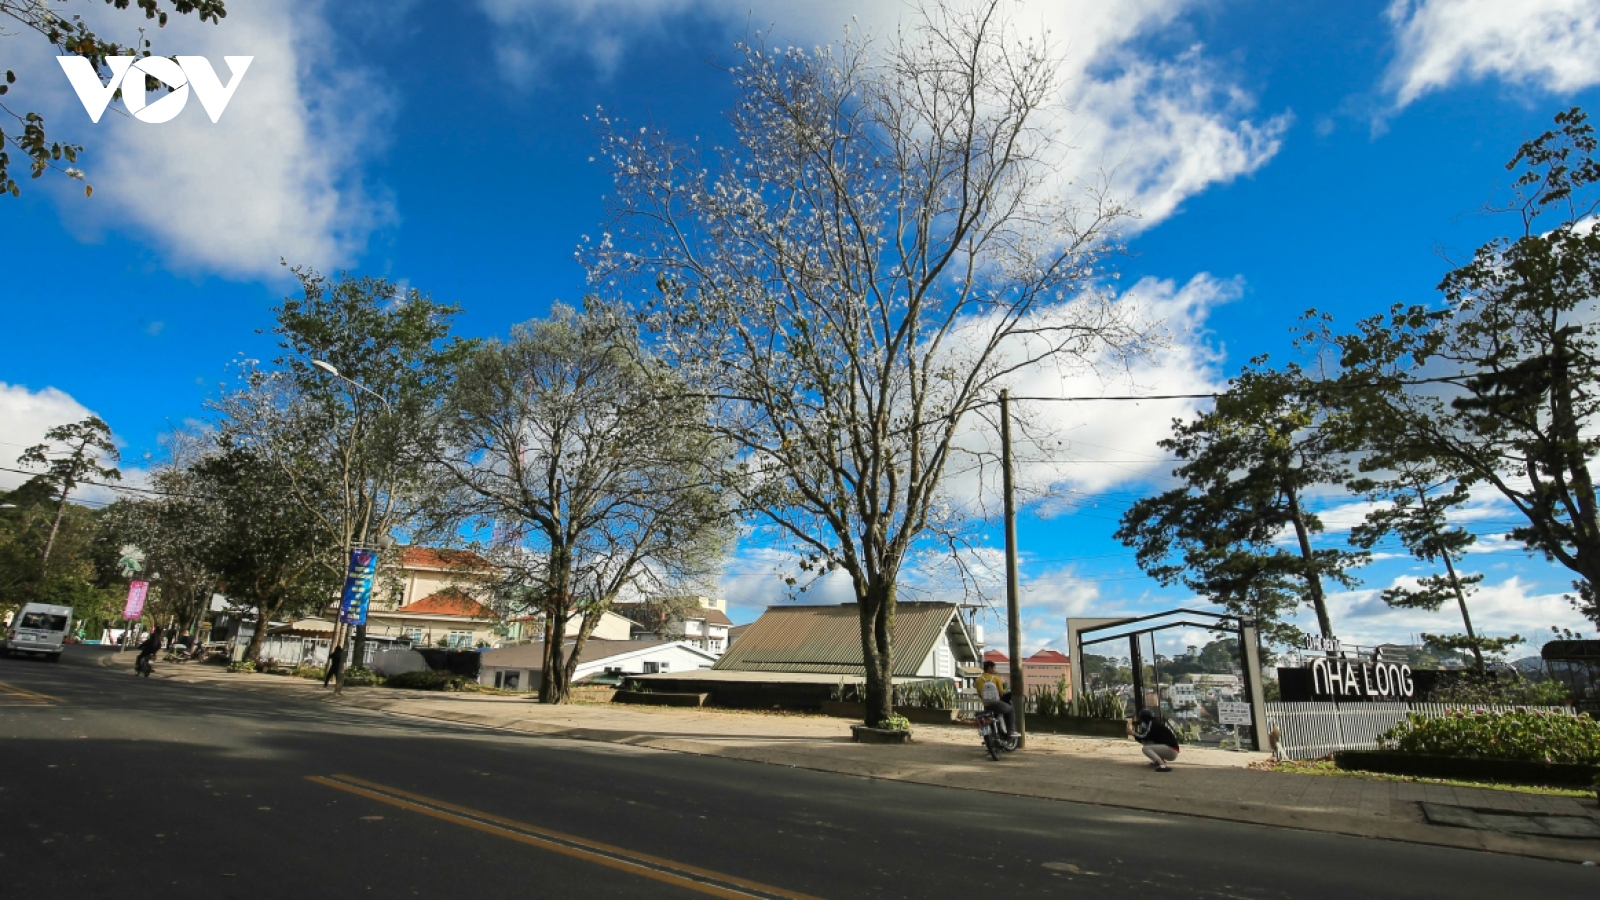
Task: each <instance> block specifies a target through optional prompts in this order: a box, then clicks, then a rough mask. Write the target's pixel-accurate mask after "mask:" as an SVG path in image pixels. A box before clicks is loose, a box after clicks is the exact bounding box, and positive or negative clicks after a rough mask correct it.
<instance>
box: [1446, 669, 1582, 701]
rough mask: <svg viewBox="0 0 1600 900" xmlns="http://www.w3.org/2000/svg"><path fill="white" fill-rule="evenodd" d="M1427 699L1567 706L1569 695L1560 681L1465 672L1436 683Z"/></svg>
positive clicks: (1570, 699)
mask: <svg viewBox="0 0 1600 900" xmlns="http://www.w3.org/2000/svg"><path fill="white" fill-rule="evenodd" d="M1428 701H1429V702H1430V703H1465V704H1480V703H1481V704H1484V705H1486V706H1567V705H1569V704H1570V703H1571V702H1572V698H1571V697H1570V696H1569V695H1568V694H1567V688H1566V685H1563V684H1562V683H1561V682H1559V681H1532V680H1529V679H1527V678H1522V677H1511V678H1505V677H1499V678H1497V677H1495V676H1493V675H1490V676H1478V675H1475V674H1468V675H1465V676H1463V677H1461V678H1457V679H1451V680H1448V681H1445V682H1444V683H1443V684H1440V685H1438V686H1436V687H1435V688H1434V689H1433V691H1432V693H1430V694H1429V695H1428Z"/></svg>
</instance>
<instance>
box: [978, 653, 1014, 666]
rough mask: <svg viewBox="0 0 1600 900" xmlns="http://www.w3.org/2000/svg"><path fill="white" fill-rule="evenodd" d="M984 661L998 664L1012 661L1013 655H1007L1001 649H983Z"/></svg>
mask: <svg viewBox="0 0 1600 900" xmlns="http://www.w3.org/2000/svg"><path fill="white" fill-rule="evenodd" d="M983 661H984V662H992V663H995V664H997V665H998V664H999V663H1008V662H1011V657H1009V656H1006V655H1005V654H1004V653H1002V652H1000V651H999V650H985V651H983Z"/></svg>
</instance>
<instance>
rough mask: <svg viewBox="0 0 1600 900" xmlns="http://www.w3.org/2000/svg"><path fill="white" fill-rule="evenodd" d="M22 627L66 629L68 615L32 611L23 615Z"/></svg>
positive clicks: (46, 629)
mask: <svg viewBox="0 0 1600 900" xmlns="http://www.w3.org/2000/svg"><path fill="white" fill-rule="evenodd" d="M20 627H22V628H38V629H40V630H42V631H66V630H67V617H66V616H53V615H51V614H49V613H42V612H31V613H28V614H27V615H25V616H23V617H22V625H21V626H20Z"/></svg>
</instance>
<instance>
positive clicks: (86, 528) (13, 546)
mask: <svg viewBox="0 0 1600 900" xmlns="http://www.w3.org/2000/svg"><path fill="white" fill-rule="evenodd" d="M98 518H99V513H98V512H97V511H96V510H94V509H91V508H89V507H87V506H84V505H81V504H78V503H68V504H67V505H66V508H65V509H62V508H61V507H60V505H59V501H58V496H57V489H56V487H55V486H54V485H52V484H50V483H49V482H48V481H47V479H46V478H45V476H42V475H39V476H34V477H33V478H31V479H29V480H28V481H27V482H25V483H23V484H22V485H21V486H19V487H18V488H17V489H16V490H13V491H11V492H9V493H6V494H0V610H4V609H14V608H17V607H19V606H20V605H21V604H22V603H24V602H27V601H36V602H39V603H51V604H56V605H59V606H70V607H72V608H73V614H74V617H75V618H76V619H77V620H78V621H80V622H86V623H91V624H92V623H96V622H108V621H110V620H111V619H112V618H114V617H115V616H114V615H113V610H112V609H111V607H112V606H113V605H114V604H115V603H116V601H117V599H118V598H117V597H116V596H115V592H114V591H111V590H110V589H108V588H107V587H106V586H105V585H104V584H103V583H101V582H100V581H99V580H98V579H97V578H96V566H95V558H94V552H93V549H94V548H93V540H94V536H95V534H96V532H97V527H98V526H97V519H98ZM52 530H54V532H55V546H54V549H53V550H52V552H51V556H50V567H49V570H48V571H43V570H41V568H40V565H39V558H40V551H41V548H42V547H43V546H44V544H45V541H46V539H47V538H48V537H49V536H50V534H51V532H52ZM121 610H122V607H121V606H116V608H115V610H114V612H121Z"/></svg>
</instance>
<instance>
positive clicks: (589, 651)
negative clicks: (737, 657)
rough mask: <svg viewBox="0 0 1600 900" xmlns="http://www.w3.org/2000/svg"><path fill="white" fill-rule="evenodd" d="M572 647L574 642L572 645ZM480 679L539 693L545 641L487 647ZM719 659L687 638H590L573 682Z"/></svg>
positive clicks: (684, 668)
mask: <svg viewBox="0 0 1600 900" xmlns="http://www.w3.org/2000/svg"><path fill="white" fill-rule="evenodd" d="M569 646H570V645H569ZM481 660H482V667H481V668H480V669H479V670H478V683H479V684H482V685H484V686H486V687H497V688H503V689H505V690H511V691H537V690H538V689H539V685H540V683H541V682H542V681H543V675H544V673H543V668H544V642H543V641H534V642H532V643H527V644H518V645H516V646H514V647H501V648H499V649H496V650H485V651H484V652H483V653H482V655H481ZM715 661H716V659H715V658H714V657H713V656H712V655H711V654H709V653H707V652H705V651H704V650H701V649H700V648H698V647H695V646H693V645H692V644H690V643H688V642H686V641H627V640H623V641H614V640H604V639H602V640H593V639H591V640H588V641H585V642H584V645H583V652H582V653H580V654H579V655H578V667H577V668H576V669H575V670H573V673H572V682H573V684H579V683H582V682H585V681H589V680H591V679H595V678H603V677H604V676H607V675H645V674H655V673H658V672H693V671H695V670H697V669H704V668H707V667H709V666H710V665H711V664H712V663H713V662H715Z"/></svg>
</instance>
